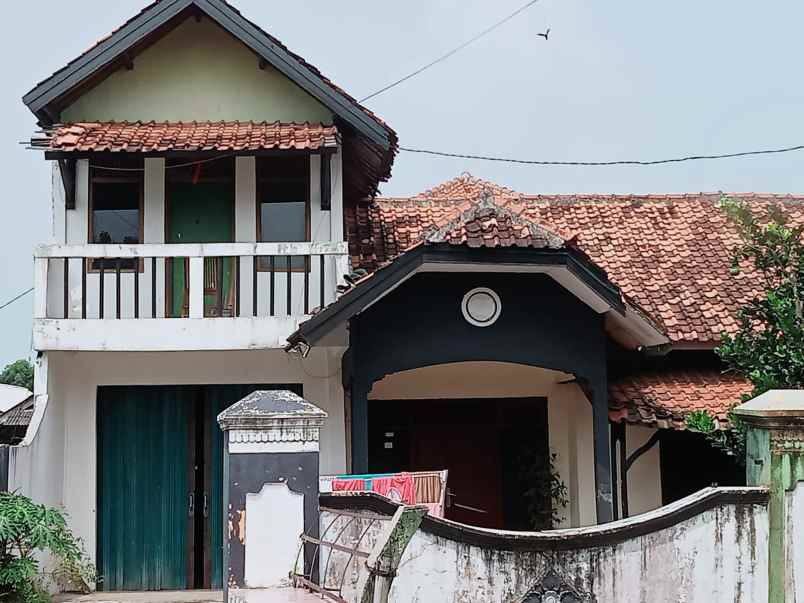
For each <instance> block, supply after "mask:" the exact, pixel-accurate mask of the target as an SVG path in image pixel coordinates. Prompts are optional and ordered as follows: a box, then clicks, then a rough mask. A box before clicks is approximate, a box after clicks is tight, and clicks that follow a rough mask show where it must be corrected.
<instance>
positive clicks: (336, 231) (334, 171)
mask: <svg viewBox="0 0 804 603" xmlns="http://www.w3.org/2000/svg"><path fill="white" fill-rule="evenodd" d="M342 157H343V154H342V151H341V149H338V152H337V153H335V154H334V155H331V156H330V160H329V161H330V166H331V169H330V174H331V178H330V186H332V191H331V197H330V198H331V202H332V211H331V212H330V213H331V216H330V229H331V230H330V237H331V240H332V241H343V240H345V239H344V235H343V163H342V161H341V160H342Z"/></svg>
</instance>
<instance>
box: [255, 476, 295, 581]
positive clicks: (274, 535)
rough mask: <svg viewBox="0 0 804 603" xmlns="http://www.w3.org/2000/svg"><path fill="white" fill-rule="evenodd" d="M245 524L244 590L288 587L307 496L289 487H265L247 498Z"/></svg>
mask: <svg viewBox="0 0 804 603" xmlns="http://www.w3.org/2000/svg"><path fill="white" fill-rule="evenodd" d="M251 517H254V518H257V519H256V521H249V518H251ZM246 522H247V524H246V525H247V526H248V529H247V530H246V541H245V569H244V573H245V576H244V579H245V586H246V587H247V588H268V587H272V586H280V585H281V586H288V585H289V582H290V580H289V579H288V574H289V573H290V570H291V568H292V567H293V564H294V563H295V562H296V558H297V557H298V554H299V534H303V533H304V494H300V493H298V492H293V491H292V490H291V489H290V488H289V487H288V485H287V484H265V485H264V486H263V487H262V490H260V492H259V493H258V494H247V495H246Z"/></svg>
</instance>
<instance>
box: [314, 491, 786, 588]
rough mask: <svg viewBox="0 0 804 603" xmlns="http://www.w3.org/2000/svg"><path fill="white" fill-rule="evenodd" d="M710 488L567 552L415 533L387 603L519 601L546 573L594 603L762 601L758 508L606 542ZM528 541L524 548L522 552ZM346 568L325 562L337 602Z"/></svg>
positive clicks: (353, 534)
mask: <svg viewBox="0 0 804 603" xmlns="http://www.w3.org/2000/svg"><path fill="white" fill-rule="evenodd" d="M716 490H720V491H727V490H729V489H728V488H718V489H707V490H704V491H702V492H700V493H697V494H694V495H692V496H691V497H689V498H688V499H684V500H682V501H678V502H677V503H674V504H673V505H669V506H667V507H662V508H661V509H659V510H656V511H652V512H651V513H650V514H648V515H642V516H640V517H636V518H632V519H627V520H621V521H619V522H615V523H612V524H606V526H596V527H592V528H579V529H573V530H565V531H563V532H562V537H563V538H566V539H567V541H574V542H573V544H572V546H571V547H570V548H569V550H551V549H550V546H549V545H548V544H547V542H540V541H541V540H542V539H545V540H547V539H550V538H553V537H554V536H551V533H550V532H542V533H530V534H521V535H518V542H517V543H516V546H515V547H512V548H514V550H511V548H509V549H507V550H502V549H491V548H485V547H481V546H477V545H473V544H467V542H466V541H457V540H453V539H452V538H451V537H450V536H443V535H439V536H436V535H434V534H433V533H431V532H428V531H426V529H421V528H420V529H419V530H418V531H417V532H416V534H415V535H414V536H413V539H412V540H411V542H410V544H409V545H408V547H407V549H406V550H405V552H404V554H403V555H402V559H401V562H400V565H399V569H398V571H397V576H396V578H395V580H394V583H393V585H392V587H391V596H390V599H389V601H390V602H391V603H430V602H431V601H448V602H451V603H474V602H475V601H484V602H490V603H491V602H493V603H507V602H510V601H522V600H524V599H525V597H526V595H527V594H528V591H529V590H530V589H531V588H533V587H534V586H535V585H536V584H537V583H538V582H539V581H540V580H541V579H542V577H543V576H544V575H545V573H546V572H547V571H548V570H550V569H552V570H553V571H555V572H557V573H558V574H559V576H560V577H561V578H563V580H564V581H565V583H567V584H569V585H571V586H573V587H574V588H576V589H578V590H580V591H581V594H582V595H591V596H592V597H594V600H595V601H600V602H609V601H610V602H617V603H620V602H625V603H627V602H630V601H634V602H637V601H639V602H643V601H645V602H647V601H649V602H651V603H677V602H678V601H686V602H688V603H713V602H718V603H719V602H727V601H728V602H732V601H744V602H749V601H750V602H752V603H754V602H756V603H759V602H762V601H767V595H768V550H767V546H766V543H767V539H768V514H767V507H766V505H764V504H729V503H726V504H718V505H717V506H715V507H714V508H712V509H709V510H706V511H704V512H702V513H701V512H699V513H693V516H692V517H690V518H689V519H684V520H680V521H675V522H674V523H672V524H671V525H670V527H667V528H663V529H658V530H656V529H652V530H651V529H650V528H648V532H647V533H646V534H645V535H642V536H634V537H631V538H626V539H625V540H615V539H614V538H613V537H612V534H616V533H617V531H618V530H619V529H623V528H626V527H630V526H636V525H639V524H640V523H642V522H647V521H650V520H659V518H661V517H662V516H665V517H673V516H674V514H678V515H681V514H682V510H683V509H684V507H686V506H690V507H692V508H694V505H695V504H696V503H697V502H698V501H700V500H701V499H703V498H706V497H707V496H711V495H713V494H714V491H716ZM733 490H737V489H733ZM678 515H675V517H678ZM350 519H351V518H350V517H345V516H341V517H336V516H335V514H334V513H333V512H331V511H325V512H324V513H323V514H322V521H321V525H322V526H328V525H329V524H330V523H332V522H333V521H335V522H336V523H335V525H334V528H333V531H334V530H335V529H339V527H340V526H341V525H343V524H344V523H345V522H346V521H347V520H350ZM369 521H373V519H371V518H369V517H366V518H361V519H360V520H358V521H356V522H352V525H350V526H346V529H344V531H343V533H342V535H341V538H340V543H341V544H345V545H349V544H350V543H353V542H356V541H357V539H358V538H359V537H360V536H361V535H362V533H363V530H365V529H366V528H367V527H369V526H368V525H367V524H368V522H369ZM439 521H440V522H441V523H446V524H450V523H451V522H448V521H446V522H445V521H444V520H439ZM377 523H382V522H377ZM377 523H375V524H374V526H371V527H370V529H368V531H367V535H366V537H365V538H364V539H363V542H362V545H361V548H363V549H364V550H369V551H370V550H372V548H373V547H374V546H375V545H376V544H377V541H378V536H379V533H380V530H381V529H382V526H381V525H377ZM355 524H356V525H355ZM453 525H454V524H453ZM649 525H650V524H649ZM477 530H478V531H480V532H490V533H494V532H495V531H494V530H483V529H480V528H478V529H477ZM456 531H458V532H459V531H460V530H456ZM496 534H497V535H498V536H499V535H501V536H502V539H506V536H507V537H509V538H510V539H511V542H510V543H509V544H513V537H511V535H510V533H505V532H496ZM601 536H602V537H603V538H606V539H608V540H610V541H611V542H612V544H609V545H606V546H594V545H593V544H591V543H590V544H589V545H587V546H584V543H583V541H584V539H588V541H591V540H592V539H595V538H600V537H601ZM528 539H530V540H532V541H533V545H532V546H531V547H529V546H528ZM467 540H468V538H467ZM347 560H348V557H347V556H346V555H337V554H335V553H333V554H332V563H331V565H330V567H329V571H328V572H327V578H328V585H330V586H335V585H339V583H340V577H341V576H342V575H345V576H346V581H345V584H344V590H343V593H344V594H343V596H344V598H346V599H347V600H350V601H352V600H354V601H357V600H359V598H360V594H361V593H362V591H363V586H364V585H365V583H366V579H367V571H366V569H365V565H364V564H363V563H362V562H361V561H351V562H350V563H349V567H348V568H347V571H346V572H344V565H345V564H346V562H347ZM790 600H791V601H792V600H793V599H792V598H791V599H790Z"/></svg>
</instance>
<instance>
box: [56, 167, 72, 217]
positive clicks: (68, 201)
mask: <svg viewBox="0 0 804 603" xmlns="http://www.w3.org/2000/svg"><path fill="white" fill-rule="evenodd" d="M59 173H60V174H61V183H62V184H63V185H64V207H65V208H66V209H75V159H60V160H59Z"/></svg>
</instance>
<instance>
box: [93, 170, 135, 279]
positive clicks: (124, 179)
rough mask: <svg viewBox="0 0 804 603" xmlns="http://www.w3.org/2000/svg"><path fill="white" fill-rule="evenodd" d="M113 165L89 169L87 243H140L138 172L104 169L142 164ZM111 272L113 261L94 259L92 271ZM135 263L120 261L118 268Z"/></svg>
mask: <svg viewBox="0 0 804 603" xmlns="http://www.w3.org/2000/svg"><path fill="white" fill-rule="evenodd" d="M115 163H116V165H111V164H106V165H104V166H100V165H97V166H93V167H92V168H91V181H90V191H89V242H90V243H96V244H111V243H120V244H126V245H136V244H138V243H142V193H143V186H142V182H143V173H142V172H141V171H117V170H113V169H103V168H104V167H110V168H121V167H124V168H125V169H127V170H128V169H137V170H138V169H140V168H141V167H142V161H141V160H140V161H122V162H121V161H118V162H115ZM101 265H103V268H104V269H112V270H113V269H115V268H116V267H117V261H116V260H113V259H109V260H107V259H104V260H94V261H93V262H92V269H95V270H97V269H99V268H100V267H101ZM135 266H136V260H133V259H124V260H123V261H122V262H121V267H122V268H125V269H128V270H131V269H133V268H134V267H135Z"/></svg>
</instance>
